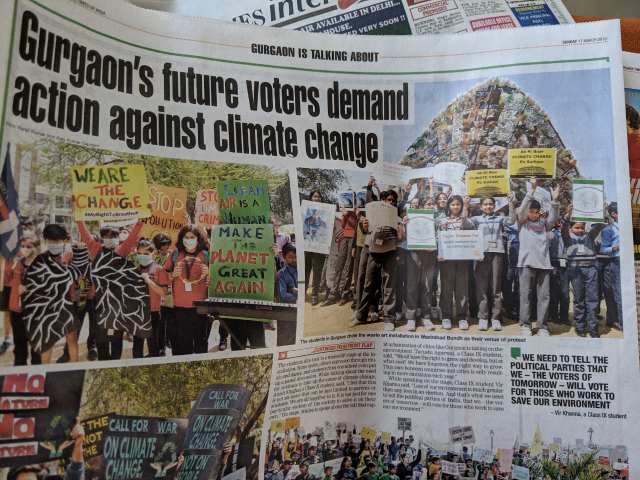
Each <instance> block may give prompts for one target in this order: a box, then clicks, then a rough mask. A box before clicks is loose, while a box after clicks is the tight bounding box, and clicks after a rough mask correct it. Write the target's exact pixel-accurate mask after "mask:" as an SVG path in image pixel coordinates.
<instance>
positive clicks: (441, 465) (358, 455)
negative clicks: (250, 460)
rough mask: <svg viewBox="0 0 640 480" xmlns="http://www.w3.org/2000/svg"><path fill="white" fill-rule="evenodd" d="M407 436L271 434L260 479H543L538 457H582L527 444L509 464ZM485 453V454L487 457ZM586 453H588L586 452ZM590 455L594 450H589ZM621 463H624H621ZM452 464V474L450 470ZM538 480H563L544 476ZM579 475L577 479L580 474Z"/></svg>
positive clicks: (608, 474)
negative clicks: (525, 473)
mask: <svg viewBox="0 0 640 480" xmlns="http://www.w3.org/2000/svg"><path fill="white" fill-rule="evenodd" d="M418 443H419V442H417V441H416V440H415V439H414V437H413V435H407V436H404V435H403V436H402V437H394V436H391V437H390V438H389V439H387V440H386V441H382V437H381V436H377V437H376V438H375V440H371V439H364V438H361V437H360V436H359V435H358V436H356V435H355V433H354V432H351V431H347V430H342V431H339V432H337V436H336V439H335V440H325V439H324V438H323V436H322V435H320V436H318V435H313V434H306V435H302V436H300V435H298V434H297V433H296V434H295V435H294V439H293V440H290V436H288V435H285V436H282V437H278V438H274V439H272V440H271V441H270V442H269V443H268V447H267V451H266V461H267V463H266V466H265V474H264V478H265V480H449V479H451V480H452V479H455V478H458V479H459V478H463V479H464V478H468V479H475V480H510V479H511V478H516V477H513V476H512V469H513V468H514V467H513V466H512V465H529V467H530V468H531V469H532V475H531V477H530V478H532V480H533V479H536V478H543V477H538V476H537V475H535V474H533V469H534V468H535V467H534V466H533V464H536V463H538V464H539V462H540V461H541V460H542V459H544V460H545V461H549V462H552V463H553V464H554V465H555V466H556V467H557V473H558V475H560V473H561V472H562V471H563V470H566V469H568V468H569V466H568V464H569V463H571V462H573V461H576V460H580V459H583V457H581V455H585V454H581V455H578V454H576V453H572V452H568V451H567V453H566V456H565V458H561V452H549V453H548V454H545V455H535V456H534V455H532V454H531V450H530V448H529V447H527V446H522V447H518V448H517V449H515V450H514V451H513V456H512V460H511V461H512V463H509V464H508V465H506V464H505V463H504V459H502V463H501V461H500V458H499V455H494V454H492V453H491V452H489V451H484V452H483V455H482V456H474V452H475V449H474V448H470V447H468V446H460V447H457V448H455V450H456V451H455V452H454V451H449V450H444V451H441V450H436V449H435V448H431V447H429V446H427V445H424V444H422V445H418ZM487 452H489V453H488V455H487ZM586 455H589V453H587V454H586ZM591 455H592V456H593V457H594V458H595V453H593V452H592V453H591ZM625 465H626V464H625ZM318 467H320V468H318ZM452 467H453V468H454V469H455V470H456V472H457V473H456V474H453V473H451V469H452ZM594 471H598V472H599V476H598V478H602V479H604V478H607V479H623V478H628V471H627V470H626V469H623V470H619V471H617V470H616V469H615V468H612V465H609V466H606V467H605V466H603V465H597V466H594V467H592V472H594ZM544 478H545V479H546V478H564V477H558V476H544ZM580 478H581V477H580Z"/></svg>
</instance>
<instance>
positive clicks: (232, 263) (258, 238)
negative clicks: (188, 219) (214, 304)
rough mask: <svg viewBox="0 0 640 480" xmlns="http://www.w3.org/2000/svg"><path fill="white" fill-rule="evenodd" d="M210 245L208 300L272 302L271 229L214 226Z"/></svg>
mask: <svg viewBox="0 0 640 480" xmlns="http://www.w3.org/2000/svg"><path fill="white" fill-rule="evenodd" d="M211 245H212V250H211V253H210V255H211V258H210V272H211V280H210V282H209V296H211V297H226V298H244V299H253V300H268V301H273V299H274V284H275V259H274V253H273V226H272V225H216V226H214V227H213V229H212V230H211Z"/></svg>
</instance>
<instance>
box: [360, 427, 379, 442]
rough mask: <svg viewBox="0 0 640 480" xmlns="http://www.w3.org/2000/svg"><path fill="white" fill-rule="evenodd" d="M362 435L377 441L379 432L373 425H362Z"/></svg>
mask: <svg viewBox="0 0 640 480" xmlns="http://www.w3.org/2000/svg"><path fill="white" fill-rule="evenodd" d="M360 436H361V437H362V438H364V439H365V440H370V441H371V442H375V441H376V437H377V436H378V432H377V431H376V429H375V428H371V427H362V429H361V430H360Z"/></svg>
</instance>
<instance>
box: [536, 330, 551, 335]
mask: <svg viewBox="0 0 640 480" xmlns="http://www.w3.org/2000/svg"><path fill="white" fill-rule="evenodd" d="M536 335H537V336H538V337H548V336H549V330H547V329H546V328H539V329H538V333H536Z"/></svg>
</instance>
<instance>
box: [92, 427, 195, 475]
mask: <svg viewBox="0 0 640 480" xmlns="http://www.w3.org/2000/svg"><path fill="white" fill-rule="evenodd" d="M186 426H187V422H186V420H184V419H171V418H158V417H144V416H131V415H109V420H108V423H107V428H106V430H105V431H104V439H103V440H102V448H101V452H100V456H101V461H100V462H99V465H100V468H99V470H98V471H97V472H93V473H95V474H97V475H98V477H99V478H121V479H123V480H124V479H141V480H147V479H148V480H151V479H156V478H175V476H176V473H177V472H178V469H179V468H181V467H180V459H179V456H180V453H181V449H182V443H183V438H184V433H185V430H186ZM96 463H98V462H96Z"/></svg>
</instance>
